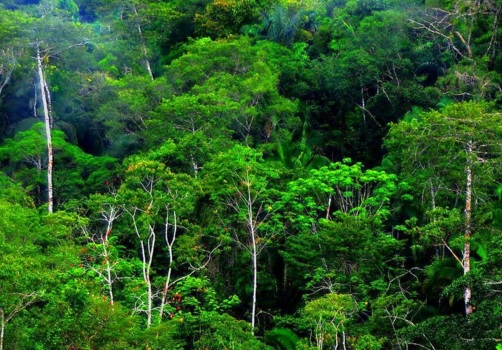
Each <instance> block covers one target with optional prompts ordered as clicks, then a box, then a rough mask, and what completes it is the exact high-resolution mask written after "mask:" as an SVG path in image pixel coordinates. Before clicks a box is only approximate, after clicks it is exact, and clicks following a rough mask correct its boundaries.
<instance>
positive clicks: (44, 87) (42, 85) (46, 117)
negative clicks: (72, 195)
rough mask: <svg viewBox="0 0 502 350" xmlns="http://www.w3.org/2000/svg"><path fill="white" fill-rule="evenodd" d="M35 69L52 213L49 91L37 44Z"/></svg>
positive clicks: (49, 202)
mask: <svg viewBox="0 0 502 350" xmlns="http://www.w3.org/2000/svg"><path fill="white" fill-rule="evenodd" d="M36 59H37V69H38V79H39V80H40V93H41V97H42V106H43V110H44V123H45V136H46V140H47V197H48V198H47V204H48V211H49V213H52V212H53V211H54V196H53V186H52V167H53V163H54V160H53V151H52V132H51V117H50V113H49V111H50V106H49V98H48V96H47V93H48V92H49V90H48V87H47V82H46V81H45V78H44V71H43V67H42V57H41V55H40V48H39V47H38V46H37V57H36Z"/></svg>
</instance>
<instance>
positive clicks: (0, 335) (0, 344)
mask: <svg viewBox="0 0 502 350" xmlns="http://www.w3.org/2000/svg"><path fill="white" fill-rule="evenodd" d="M0 315H1V318H2V319H1V322H2V323H1V325H0V327H1V328H0V350H3V338H4V334H5V312H4V311H3V310H2V309H0Z"/></svg>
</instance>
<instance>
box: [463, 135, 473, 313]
mask: <svg viewBox="0 0 502 350" xmlns="http://www.w3.org/2000/svg"><path fill="white" fill-rule="evenodd" d="M473 147H474V146H473V143H472V141H469V142H468V144H467V165H466V193H465V232H464V240H465V242H464V256H463V267H464V275H466V274H468V273H469V271H470V270H471V262H470V258H471V242H470V239H471V234H472V232H471V215H472V209H471V205H472V159H471V156H472V152H473ZM464 304H465V314H466V315H470V314H471V313H472V311H473V308H472V305H471V288H470V286H469V285H468V284H466V286H465V290H464Z"/></svg>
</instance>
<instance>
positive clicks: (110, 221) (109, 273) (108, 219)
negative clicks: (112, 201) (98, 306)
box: [101, 206, 119, 305]
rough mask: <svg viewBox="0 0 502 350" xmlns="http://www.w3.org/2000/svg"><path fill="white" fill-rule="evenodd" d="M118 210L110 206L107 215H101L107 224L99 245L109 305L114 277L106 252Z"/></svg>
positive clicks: (112, 300) (111, 300) (107, 252)
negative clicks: (100, 246) (104, 268)
mask: <svg viewBox="0 0 502 350" xmlns="http://www.w3.org/2000/svg"><path fill="white" fill-rule="evenodd" d="M118 212H119V210H118V209H117V208H115V207H114V206H112V207H111V208H110V212H109V213H106V214H105V213H103V214H102V215H103V217H104V219H105V220H106V222H107V225H106V233H105V235H104V236H103V237H101V243H102V247H103V257H104V259H105V264H106V277H105V280H106V284H107V286H108V294H109V296H110V305H113V302H114V298H113V282H114V279H115V278H114V277H113V276H112V270H113V265H112V263H111V262H110V252H109V251H108V239H109V238H110V234H111V232H112V228H113V222H114V221H115V219H116V218H117V216H118Z"/></svg>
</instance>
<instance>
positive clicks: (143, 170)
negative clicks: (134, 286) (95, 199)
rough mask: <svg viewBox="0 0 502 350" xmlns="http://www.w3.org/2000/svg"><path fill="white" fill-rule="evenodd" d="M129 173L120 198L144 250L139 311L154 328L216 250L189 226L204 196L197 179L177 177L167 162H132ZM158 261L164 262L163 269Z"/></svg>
mask: <svg viewBox="0 0 502 350" xmlns="http://www.w3.org/2000/svg"><path fill="white" fill-rule="evenodd" d="M126 174H127V176H126V178H125V181H124V183H123V185H122V186H121V187H120V188H119V190H118V198H119V201H120V203H121V208H122V210H123V211H124V213H125V216H126V217H127V218H128V221H127V222H128V226H129V225H130V226H129V227H132V230H131V229H129V231H132V232H131V233H132V234H133V235H134V236H136V244H137V245H138V246H139V247H138V253H139V260H140V266H141V275H142V276H141V277H142V279H143V283H144V286H145V289H146V290H145V293H144V294H145V296H144V297H143V296H142V295H140V296H139V298H138V306H137V307H136V309H137V310H138V311H140V312H145V313H146V315H147V320H146V325H147V327H148V328H149V327H150V326H151V325H152V323H153V317H154V311H155V310H156V309H157V306H158V321H159V322H161V321H162V319H163V317H164V316H165V312H166V309H167V307H168V305H167V304H169V299H168V297H169V296H171V293H172V292H173V291H172V290H173V288H174V287H175V286H176V285H177V284H178V283H179V282H180V281H183V280H184V279H186V278H188V277H189V276H192V275H193V274H195V273H197V272H201V271H202V270H203V269H204V268H205V267H206V265H207V264H208V262H209V261H210V260H211V258H212V254H213V252H214V250H215V249H216V248H209V247H208V248H204V247H203V244H202V243H201V242H199V240H200V237H199V236H198V229H197V227H196V226H191V225H190V221H189V218H190V215H191V214H192V213H193V211H194V206H195V202H196V200H197V198H198V196H199V195H200V189H199V187H198V186H199V185H198V182H197V180H195V179H193V178H191V177H190V176H188V175H186V174H174V173H172V172H171V171H170V169H169V168H166V166H165V165H164V164H163V163H160V162H158V161H154V160H150V159H148V157H146V158H140V157H133V158H130V159H128V168H127V173H126ZM191 229H193V231H192V230H191ZM161 233H162V235H163V236H164V237H163V238H164V240H165V248H166V249H165V250H164V251H165V255H163V258H161V257H160V256H159V257H157V255H158V254H159V253H158V251H159V250H160V249H162V246H161V245H160V241H161V240H160V237H159V235H160V234H161ZM182 233H183V234H182ZM178 246H179V249H178V250H176V247H178ZM217 246H218V245H216V247H217ZM166 250H167V251H166ZM159 259H160V261H161V262H163V263H160V264H159V263H158V260H159ZM161 281H163V282H161ZM171 297H172V298H175V296H171ZM155 304H157V306H156V305H155Z"/></svg>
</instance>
